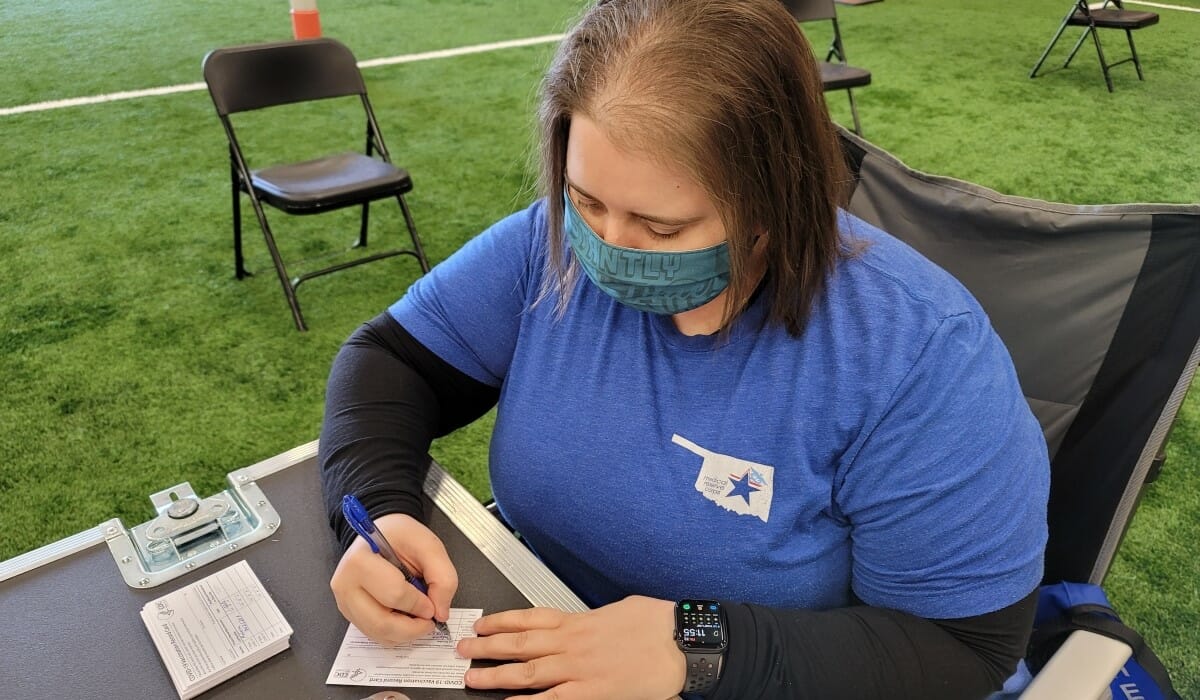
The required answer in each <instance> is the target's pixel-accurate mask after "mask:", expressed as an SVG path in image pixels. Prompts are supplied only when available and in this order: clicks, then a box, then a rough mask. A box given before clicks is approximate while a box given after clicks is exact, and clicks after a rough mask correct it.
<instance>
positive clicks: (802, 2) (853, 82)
mask: <svg viewBox="0 0 1200 700" xmlns="http://www.w3.org/2000/svg"><path fill="white" fill-rule="evenodd" d="M783 4H784V6H786V7H787V9H788V11H789V12H791V13H792V17H795V18H796V21H797V22H801V23H803V22H818V21H826V20H828V21H829V22H832V24H833V41H832V42H831V43H830V45H829V51H828V53H826V54H825V60H824V61H823V62H821V64H820V67H821V82H822V83H823V84H824V88H825V92H829V91H831V90H845V91H846V95H847V97H849V99H850V114H851V115H852V116H853V117H854V133H856V134H859V135H860V136H861V135H862V124H860V123H859V120H858V106H857V105H856V104H855V103H854V90H853V89H854V88H860V87H866V86H867V85H870V84H871V71H869V70H866V69H864V68H856V67H854V66H852V65H850V64H848V63H847V62H846V48H845V46H844V45H843V44H842V30H841V28H840V27H839V26H838V20H837V7H836V6H835V5H834V3H833V0H783ZM830 59H834V60H830Z"/></svg>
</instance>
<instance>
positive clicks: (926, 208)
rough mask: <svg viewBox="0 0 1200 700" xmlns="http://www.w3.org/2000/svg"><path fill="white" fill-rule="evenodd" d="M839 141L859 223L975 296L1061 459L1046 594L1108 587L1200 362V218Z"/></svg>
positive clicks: (1186, 210)
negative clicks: (1071, 194)
mask: <svg viewBox="0 0 1200 700" xmlns="http://www.w3.org/2000/svg"><path fill="white" fill-rule="evenodd" d="M842 143H843V145H844V147H845V150H846V152H847V153H848V154H849V155H850V156H851V158H850V160H851V162H852V164H853V165H854V166H855V171H856V173H857V181H856V187H855V190H854V194H853V197H852V198H851V200H850V206H849V209H850V211H851V212H852V213H854V214H855V215H857V216H859V217H861V218H862V219H864V220H866V221H868V222H870V223H872V224H875V225H877V226H879V227H880V228H882V229H884V230H885V231H888V232H889V233H891V234H892V235H894V236H896V237H898V238H900V239H901V240H903V241H905V242H906V243H908V244H909V245H911V246H912V247H914V248H916V249H917V250H918V251H920V252H921V253H922V254H924V255H925V256H926V257H928V258H929V259H931V260H932V261H933V262H935V263H937V264H938V265H940V266H941V267H942V268H944V269H945V270H947V271H948V272H950V273H951V274H952V275H954V276H955V277H956V278H957V279H958V280H959V281H960V282H962V283H963V284H964V285H965V286H966V287H967V288H968V289H970V290H971V292H972V293H973V294H974V295H975V297H976V298H977V299H978V300H979V302H980V304H982V305H983V308H984V309H985V310H986V311H987V313H988V316H989V317H990V318H991V321H992V324H993V326H994V327H995V328H996V331H997V332H998V333H999V334H1000V337H1001V338H1002V339H1003V340H1004V342H1005V345H1006V346H1007V347H1008V349H1009V352H1010V353H1011V354H1012V357H1013V362H1014V364H1015V366H1016V369H1017V375H1018V376H1019V378H1020V380H1021V386H1022V389H1023V390H1024V392H1025V397H1026V399H1028V401H1029V404H1030V406H1031V407H1032V409H1033V412H1034V414H1035V415H1036V416H1037V417H1038V420H1039V421H1040V422H1041V425H1042V429H1043V432H1044V434H1045V436H1046V442H1047V445H1048V447H1049V451H1050V457H1051V461H1052V477H1051V478H1052V483H1051V496H1050V513H1049V521H1050V542H1049V547H1048V550H1047V552H1046V581H1047V582H1048V583H1052V582H1057V581H1063V580H1067V581H1086V582H1090V583H1095V584H1099V583H1100V582H1101V581H1102V580H1103V578H1104V575H1105V574H1106V573H1107V571H1108V568H1109V565H1110V564H1111V563H1112V559H1113V556H1114V554H1115V553H1116V551H1117V545H1118V544H1119V542H1120V540H1121V536H1122V534H1123V533H1124V532H1125V529H1126V526H1127V525H1128V524H1129V521H1130V518H1131V517H1132V515H1133V511H1134V507H1135V505H1136V504H1137V502H1138V497H1139V495H1140V493H1141V491H1142V488H1143V487H1144V486H1145V485H1146V484H1147V483H1149V482H1151V481H1152V480H1153V479H1154V478H1155V477H1156V476H1157V474H1158V472H1159V469H1160V468H1161V467H1162V462H1163V454H1164V453H1163V449H1164V446H1165V444H1166V441H1167V437H1168V435H1169V433H1170V428H1171V425H1172V423H1173V421H1174V419H1175V415H1176V413H1177V411H1178V410H1179V407H1180V404H1181V402H1182V401H1183V398H1184V394H1185V393H1186V392H1187V389H1188V386H1189V384H1190V382H1191V379H1192V375H1193V374H1194V373H1195V371H1196V366H1197V363H1198V362H1200V345H1198V341H1200V264H1198V263H1200V205H1170V204H1108V205H1070V204H1056V203H1052V202H1045V201H1041V200H1035V199H1026V198H1022V197H1011V196H1007V195H1002V194H1000V193H998V192H995V191H993V190H989V189H987V188H984V187H980V186H978V185H974V184H971V183H968V182H964V181H962V180H956V179H953V178H947V177H939V176H935V175H928V174H925V173H921V172H917V171H914V170H912V169H910V168H908V167H906V166H905V165H904V164H903V163H901V162H900V161H899V160H897V159H896V158H895V157H893V156H891V155H890V154H888V153H886V152H884V151H882V150H880V149H878V148H877V147H875V146H873V145H871V144H869V143H867V142H866V141H863V140H862V139H859V138H856V137H855V136H853V135H852V134H849V133H845V132H842ZM1056 485H1057V488H1056Z"/></svg>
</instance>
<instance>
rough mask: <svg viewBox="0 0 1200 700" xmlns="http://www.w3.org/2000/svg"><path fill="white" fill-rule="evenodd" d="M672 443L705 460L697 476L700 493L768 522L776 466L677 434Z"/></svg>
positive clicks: (743, 513) (739, 511) (711, 499)
mask: <svg viewBox="0 0 1200 700" xmlns="http://www.w3.org/2000/svg"><path fill="white" fill-rule="evenodd" d="M671 442H673V443H675V444H676V445H679V446H680V447H682V448H684V449H685V450H687V451H689V452H692V453H694V454H697V455H700V457H701V458H702V459H703V460H704V461H703V462H701V463H700V473H699V475H697V476H696V490H697V491H699V492H700V495H702V496H704V497H705V498H707V499H708V500H710V501H712V502H713V503H716V504H717V505H719V506H721V507H722V508H724V509H725V510H730V511H733V512H734V513H737V514H739V515H754V516H757V517H758V518H759V519H760V520H762V521H763V522H764V523H765V522H767V518H769V517H770V516H771V497H772V496H773V495H774V493H775V467H771V466H767V465H766V464H758V463H756V462H750V461H748V460H745V459H738V458H737V457H731V456H729V455H723V454H717V453H716V452H713V451H711V450H706V449H704V448H703V447H701V446H699V445H697V444H696V443H694V442H692V441H691V440H688V439H687V438H685V437H682V436H680V435H677V434H676V435H672V436H671Z"/></svg>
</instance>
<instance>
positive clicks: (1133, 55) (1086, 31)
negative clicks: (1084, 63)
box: [1029, 0, 1158, 92]
mask: <svg viewBox="0 0 1200 700" xmlns="http://www.w3.org/2000/svg"><path fill="white" fill-rule="evenodd" d="M1110 3H1111V4H1112V5H1114V6H1115V7H1116V8H1117V10H1118V11H1124V9H1125V7H1124V5H1122V4H1121V0H1105V2H1104V7H1103V8H1102V9H1107V8H1108V5H1109V4H1110ZM1151 14H1152V13H1151ZM1157 21H1158V16H1157V15H1154V21H1153V22H1151V24H1154V23H1156V22H1157ZM1068 26H1076V27H1083V33H1082V34H1080V35H1079V40H1078V41H1076V42H1075V46H1074V47H1072V48H1071V53H1070V55H1068V56H1067V60H1066V61H1065V62H1064V63H1063V64H1062V67H1063V68H1067V67H1068V66H1070V65H1071V61H1072V60H1073V59H1074V58H1075V54H1077V53H1079V49H1080V47H1081V46H1083V42H1084V41H1085V40H1086V39H1087V37H1088V36H1089V35H1090V36H1091V37H1092V41H1093V42H1094V43H1095V45H1096V55H1097V56H1098V57H1099V58H1100V70H1101V71H1102V72H1103V73H1104V83H1105V85H1107V86H1108V91H1109V92H1112V91H1113V82H1112V75H1111V74H1110V73H1109V69H1110V68H1112V67H1113V66H1119V65H1121V64H1122V63H1132V64H1133V67H1134V69H1135V70H1137V76H1138V80H1145V76H1144V75H1143V74H1142V62H1141V60H1140V59H1139V58H1138V54H1137V47H1135V46H1134V44H1133V31H1134V29H1141V28H1142V26H1149V25H1141V26H1129V25H1128V24H1124V25H1123V24H1121V23H1119V22H1116V21H1104V20H1101V21H1100V22H1097V20H1096V15H1095V14H1093V10H1092V8H1091V7H1089V6H1088V3H1087V0H1075V3H1074V5H1072V7H1071V10H1070V11H1069V12H1067V16H1066V17H1064V18H1063V21H1062V24H1060V25H1059V26H1058V31H1057V32H1055V34H1054V38H1053V39H1051V40H1050V44H1049V45H1047V46H1046V50H1045V51H1043V52H1042V56H1041V58H1039V59H1038V62H1037V65H1035V66H1034V67H1033V70H1032V71H1030V72H1029V77H1030V78H1036V77H1037V73H1038V70H1040V69H1041V67H1042V64H1043V63H1045V62H1046V58H1047V57H1049V56H1050V51H1051V49H1053V48H1054V46H1055V44H1057V43H1058V40H1059V38H1060V37H1062V35H1063V32H1065V31H1066V29H1067V27H1068ZM1099 29H1122V30H1124V31H1125V39H1126V40H1127V41H1128V42H1129V58H1124V59H1121V60H1120V61H1114V62H1112V63H1109V62H1108V60H1107V59H1106V58H1105V57H1104V48H1103V47H1102V46H1101V45H1100V34H1099V31H1098V30H1099Z"/></svg>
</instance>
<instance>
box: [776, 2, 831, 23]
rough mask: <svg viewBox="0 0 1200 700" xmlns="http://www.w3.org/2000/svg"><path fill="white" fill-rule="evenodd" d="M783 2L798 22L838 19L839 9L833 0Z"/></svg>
mask: <svg viewBox="0 0 1200 700" xmlns="http://www.w3.org/2000/svg"><path fill="white" fill-rule="evenodd" d="M782 2H783V5H784V7H786V8H787V9H788V12H791V13H792V17H795V18H796V21H797V22H815V21H818V20H823V19H837V7H836V6H835V5H834V4H833V0H782Z"/></svg>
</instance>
